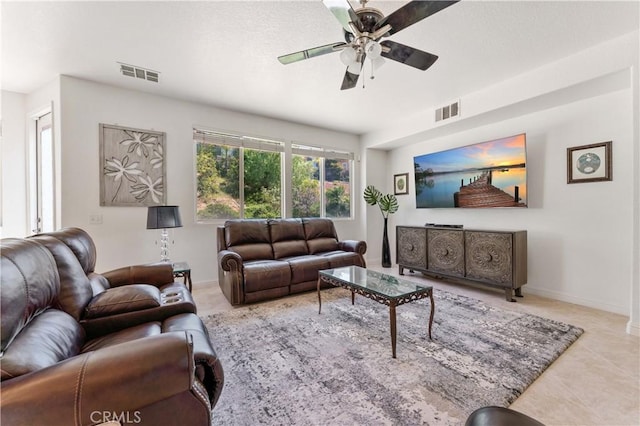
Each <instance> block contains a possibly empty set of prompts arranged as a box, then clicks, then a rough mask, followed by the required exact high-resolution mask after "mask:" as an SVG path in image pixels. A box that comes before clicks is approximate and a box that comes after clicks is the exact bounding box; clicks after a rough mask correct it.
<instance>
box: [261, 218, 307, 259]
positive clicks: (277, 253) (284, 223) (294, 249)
mask: <svg viewBox="0 0 640 426" xmlns="http://www.w3.org/2000/svg"><path fill="white" fill-rule="evenodd" d="M269 230H270V232H271V243H272V245H273V256H274V258H275V259H281V258H283V257H291V256H300V255H305V254H309V249H308V248H307V243H306V241H305V236H304V227H303V226H302V220H300V219H277V220H273V219H272V220H270V221H269Z"/></svg>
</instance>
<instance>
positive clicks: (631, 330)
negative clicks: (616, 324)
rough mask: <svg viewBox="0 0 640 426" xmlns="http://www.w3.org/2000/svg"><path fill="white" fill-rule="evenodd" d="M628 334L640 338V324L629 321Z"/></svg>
mask: <svg viewBox="0 0 640 426" xmlns="http://www.w3.org/2000/svg"><path fill="white" fill-rule="evenodd" d="M627 334H631V335H632V336H638V337H640V324H639V323H632V322H631V321H629V322H628V323H627Z"/></svg>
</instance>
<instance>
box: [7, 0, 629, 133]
mask: <svg viewBox="0 0 640 426" xmlns="http://www.w3.org/2000/svg"><path fill="white" fill-rule="evenodd" d="M405 3H406V2H405V1H376V0H371V2H370V3H369V4H368V6H370V7H376V8H378V9H380V10H381V11H382V12H383V13H384V14H385V15H387V14H389V13H391V12H392V11H394V10H396V9H397V8H399V7H401V6H402V5H403V4H405ZM352 5H353V6H354V8H357V7H358V5H357V4H356V3H355V2H353V1H352ZM639 5H640V2H639V1H638V0H629V1H622V2H614V1H608V0H605V1H548V2H547V1H471V0H462V1H461V2H459V3H457V4H455V5H453V6H451V7H449V8H447V9H445V10H443V11H441V12H439V13H437V14H435V15H432V16H430V17H428V18H426V19H424V20H423V21H420V22H418V23H416V24H415V25H413V26H411V27H409V28H406V29H404V30H402V31H401V32H399V33H397V34H394V35H393V36H392V37H391V38H390V39H391V40H393V41H396V42H399V43H403V44H406V45H409V46H412V47H415V48H418V49H421V50H424V51H427V52H430V53H433V54H436V55H438V56H439V57H440V58H439V59H438V61H437V62H436V63H435V65H433V66H432V67H431V68H430V69H428V70H427V71H419V70H416V69H414V68H411V67H408V66H406V65H402V64H400V63H397V62H393V61H387V63H386V64H385V65H384V66H383V67H382V68H381V69H380V70H378V71H377V72H376V77H375V79H374V80H370V79H369V78H368V77H367V78H366V79H363V78H362V76H361V77H360V81H359V84H358V87H356V88H354V89H352V90H348V91H341V90H340V85H341V82H342V78H343V75H344V71H345V67H344V66H343V65H342V63H341V62H340V58H339V54H330V55H325V56H321V57H316V58H312V59H309V60H306V61H302V62H298V63H293V64H289V65H282V64H280V63H279V62H278V61H277V59H276V58H277V57H278V56H280V55H283V54H287V53H291V52H295V51H299V50H303V49H306V48H310V47H315V46H319V45H324V44H328V43H332V42H339V41H342V40H343V36H342V31H341V26H340V24H339V23H338V21H337V20H336V19H335V18H334V16H333V15H332V14H331V13H330V12H329V11H328V9H327V8H325V6H324V5H323V4H322V2H321V1H320V0H314V1H205V2H191V1H188V2H180V1H175V2H155V1H143V2H84V1H73V2H6V1H3V2H2V5H1V7H2V10H1V13H2V27H1V31H2V51H1V58H2V89H3V90H9V91H14V92H21V93H29V92H31V91H33V90H35V89H38V88H39V87H41V86H43V85H45V84H46V83H49V82H50V81H52V80H53V79H54V78H55V77H56V75H58V74H65V75H70V76H74V77H78V78H83V79H87V80H93V81H97V82H101V83H106V84H111V85H115V86H121V87H125V88H129V89H133V90H140V91H144V92H149V93H156V94H160V95H165V96H170V97H175V98H180V99H185V100H190V101H195V102H201V103H205V104H209V105H213V106H219V107H223V108H227V109H232V110H238V111H244V112H250V113H256V114H260V115H265V116H269V117H275V118H279V119H284V120H289V121H294V122H300V123H305V124H310V125H315V126H320V127H326V128H330V129H336V130H341V131H346V132H351V133H355V134H363V133H367V132H369V131H373V130H377V129H380V128H383V127H385V125H387V124H388V123H391V122H394V121H395V120H398V119H400V118H402V117H404V116H407V115H413V114H415V113H416V112H418V111H421V110H425V113H426V112H429V111H430V110H432V109H433V108H434V107H436V106H440V105H443V104H445V103H448V102H449V101H452V100H455V99H456V98H458V97H460V96H462V95H465V94H468V93H471V92H474V91H476V90H478V89H480V88H482V87H486V86H488V85H491V84H494V83H497V82H499V81H502V80H504V79H507V78H509V77H512V76H514V75H517V74H520V73H522V72H525V71H527V70H530V69H533V68H536V67H539V66H541V65H543V64H546V63H549V62H552V61H555V60H557V59H560V58H562V57H565V56H567V55H570V54H572V53H575V52H577V51H579V50H582V49H585V48H587V47H589V46H592V45H595V44H597V43H600V42H603V41H606V40H609V39H611V38H614V37H617V36H620V35H623V34H627V33H629V32H632V31H634V30H637V29H638V26H639V24H638V22H639V14H640V12H639V10H640V8H639ZM117 62H123V63H127V64H133V65H138V66H141V67H144V68H148V69H152V70H156V71H159V72H160V73H161V74H160V83H159V84H154V83H150V82H147V81H143V80H139V79H133V78H128V77H124V76H122V75H121V74H120V73H119V65H118V64H117ZM363 81H364V82H365V84H366V87H365V88H364V89H362V87H361V86H362V82H363ZM429 114H431V113H429Z"/></svg>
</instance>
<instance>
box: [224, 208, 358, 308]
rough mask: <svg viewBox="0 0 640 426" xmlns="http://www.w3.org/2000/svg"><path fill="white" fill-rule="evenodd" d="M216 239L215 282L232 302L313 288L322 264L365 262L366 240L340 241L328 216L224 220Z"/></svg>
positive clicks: (264, 298) (329, 265)
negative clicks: (216, 273) (216, 268)
mask: <svg viewBox="0 0 640 426" xmlns="http://www.w3.org/2000/svg"><path fill="white" fill-rule="evenodd" d="M217 240H218V282H219V284H220V288H221V289H222V293H223V294H224V295H225V296H226V298H227V299H228V300H229V302H231V304H232V305H239V304H244V303H252V302H258V301H262V300H267V299H273V298H277V297H282V296H286V295H289V294H294V293H300V292H304V291H308V290H312V289H315V288H316V286H317V282H318V271H320V270H322V269H331V268H339V267H342V266H351V265H356V266H361V267H365V266H366V264H365V260H364V257H363V255H364V253H365V252H366V250H367V245H366V243H365V242H364V241H355V240H345V241H340V240H339V239H338V235H337V233H336V229H335V226H334V224H333V221H331V220H330V219H320V218H303V219H269V220H263V219H235V220H228V221H226V222H225V224H224V226H220V227H218V229H217Z"/></svg>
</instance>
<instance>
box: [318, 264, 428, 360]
mask: <svg viewBox="0 0 640 426" xmlns="http://www.w3.org/2000/svg"><path fill="white" fill-rule="evenodd" d="M322 281H324V282H327V283H329V284H331V285H334V286H336V287H342V288H346V289H347V290H350V291H351V304H352V305H353V304H355V295H356V293H358V294H359V295H361V296H364V297H367V298H369V299H371V300H375V301H376V302H378V303H381V304H383V305H387V306H389V322H390V327H391V354H392V356H393V358H395V357H396V306H399V305H403V304H405V303H409V302H413V301H414V300H420V299H425V298H427V297H428V298H429V301H430V303H429V305H430V306H431V313H430V314H429V339H430V340H431V326H432V325H433V314H434V302H433V288H426V289H425V291H424V292H420V293H412V294H410V295H407V296H404V297H399V298H394V299H390V298H388V297H384V296H382V295H379V294H376V293H372V292H370V291H367V289H365V288H362V287H360V286H357V285H354V284H349V283H346V282H344V281H340V280H336V279H334V278H331V277H328V276H326V275H319V277H318V314H320V312H321V311H322V297H321V295H320V284H321V283H322Z"/></svg>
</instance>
